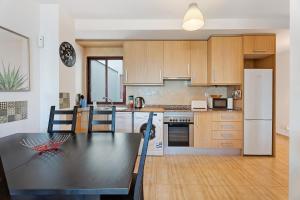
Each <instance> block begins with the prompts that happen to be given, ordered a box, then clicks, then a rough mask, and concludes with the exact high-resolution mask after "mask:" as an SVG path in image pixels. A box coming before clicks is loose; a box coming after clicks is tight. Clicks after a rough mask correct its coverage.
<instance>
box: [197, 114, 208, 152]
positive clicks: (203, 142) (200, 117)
mask: <svg viewBox="0 0 300 200" xmlns="http://www.w3.org/2000/svg"><path fill="white" fill-rule="evenodd" d="M211 118H212V115H211V113H210V112H194V147H195V148H210V147H212V139H211V138H212V136H211V120H212V119H211Z"/></svg>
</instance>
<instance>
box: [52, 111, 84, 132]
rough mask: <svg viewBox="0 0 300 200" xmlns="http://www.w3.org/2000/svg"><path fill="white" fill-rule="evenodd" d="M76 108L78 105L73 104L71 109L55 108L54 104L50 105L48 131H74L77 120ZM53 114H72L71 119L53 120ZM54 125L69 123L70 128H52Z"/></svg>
mask: <svg viewBox="0 0 300 200" xmlns="http://www.w3.org/2000/svg"><path fill="white" fill-rule="evenodd" d="M77 109H78V106H74V109H73V110H55V106H51V110H50V116H49V124H48V133H75V129H76V121H77ZM55 115H59V116H61V115H65V116H68V115H72V119H71V120H60V119H59V120H55V119H54V117H55ZM54 125H71V129H70V130H53V126H54Z"/></svg>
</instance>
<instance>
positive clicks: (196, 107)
mask: <svg viewBox="0 0 300 200" xmlns="http://www.w3.org/2000/svg"><path fill="white" fill-rule="evenodd" d="M191 107H192V111H205V110H207V101H206V100H193V101H192V105H191Z"/></svg>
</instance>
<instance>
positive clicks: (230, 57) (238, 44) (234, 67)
mask: <svg viewBox="0 0 300 200" xmlns="http://www.w3.org/2000/svg"><path fill="white" fill-rule="evenodd" d="M222 48H223V49H224V52H223V81H224V83H225V84H241V83H242V74H243V59H244V57H243V40H242V37H225V38H224V40H223V44H222Z"/></svg>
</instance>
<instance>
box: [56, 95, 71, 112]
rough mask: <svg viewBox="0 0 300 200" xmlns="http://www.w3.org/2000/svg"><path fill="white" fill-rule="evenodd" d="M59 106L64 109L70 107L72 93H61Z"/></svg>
mask: <svg viewBox="0 0 300 200" xmlns="http://www.w3.org/2000/svg"><path fill="white" fill-rule="evenodd" d="M59 108H60V109H64V108H70V93H67V92H65V93H63V92H60V93H59Z"/></svg>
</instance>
